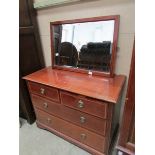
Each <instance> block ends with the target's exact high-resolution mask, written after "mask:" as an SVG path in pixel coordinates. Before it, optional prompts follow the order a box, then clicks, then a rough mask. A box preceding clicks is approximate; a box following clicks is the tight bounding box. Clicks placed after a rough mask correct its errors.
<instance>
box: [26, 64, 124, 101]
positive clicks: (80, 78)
mask: <svg viewBox="0 0 155 155" xmlns="http://www.w3.org/2000/svg"><path fill="white" fill-rule="evenodd" d="M24 79H26V80H28V81H33V82H36V83H40V84H44V85H47V86H51V87H55V88H59V89H61V90H65V91H69V92H73V93H76V94H81V95H84V96H88V97H92V98H95V99H99V100H102V101H107V102H112V103H117V101H118V99H119V97H120V94H121V90H122V88H123V85H124V82H125V76H123V75H115V76H114V78H105V77H104V78H103V77H100V76H95V75H87V74H82V73H76V72H70V71H63V70H57V69H52V68H51V67H47V68H45V69H42V70H40V71H37V72H35V73H32V74H30V75H28V76H25V77H24Z"/></svg>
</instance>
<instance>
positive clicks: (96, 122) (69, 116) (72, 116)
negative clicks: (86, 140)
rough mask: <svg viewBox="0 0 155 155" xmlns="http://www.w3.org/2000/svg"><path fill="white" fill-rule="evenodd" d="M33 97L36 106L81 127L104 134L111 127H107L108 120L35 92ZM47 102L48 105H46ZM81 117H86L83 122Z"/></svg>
mask: <svg viewBox="0 0 155 155" xmlns="http://www.w3.org/2000/svg"><path fill="white" fill-rule="evenodd" d="M31 98H32V103H33V105H34V106H35V107H37V108H39V109H41V110H43V111H45V112H48V113H49V114H52V115H54V116H57V117H60V118H61V119H64V120H66V121H69V122H71V123H73V124H76V125H78V126H80V127H83V128H86V129H88V130H91V131H93V132H95V133H98V134H100V135H103V136H105V134H106V130H109V128H108V129H106V122H107V121H106V120H103V119H101V118H97V117H94V116H92V115H88V114H86V113H83V112H80V111H77V110H74V109H71V108H68V107H66V106H63V105H61V104H58V103H55V102H52V101H50V100H47V99H44V98H42V97H39V96H37V95H34V94H32V95H31ZM45 104H46V105H47V106H45ZM81 117H83V118H84V122H81Z"/></svg>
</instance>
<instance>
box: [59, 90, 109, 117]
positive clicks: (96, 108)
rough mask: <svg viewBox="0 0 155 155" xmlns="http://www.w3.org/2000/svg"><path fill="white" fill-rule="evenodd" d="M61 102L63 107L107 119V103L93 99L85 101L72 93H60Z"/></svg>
mask: <svg viewBox="0 0 155 155" xmlns="http://www.w3.org/2000/svg"><path fill="white" fill-rule="evenodd" d="M60 97H61V101H62V103H63V104H64V105H66V106H68V107H71V108H74V109H77V110H80V111H83V112H86V113H89V114H91V115H94V116H97V117H101V118H103V119H106V118H107V103H104V102H100V101H97V100H94V99H86V98H85V97H81V96H78V95H75V94H72V93H66V92H63V91H61V92H60Z"/></svg>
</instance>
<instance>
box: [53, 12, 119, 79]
mask: <svg viewBox="0 0 155 155" xmlns="http://www.w3.org/2000/svg"><path fill="white" fill-rule="evenodd" d="M119 18H120V16H119V15H111V16H100V17H92V18H83V19H73V20H65V21H55V22H51V23H50V33H51V60H52V67H53V68H55V69H62V70H69V71H74V72H80V73H85V74H87V73H88V70H85V69H79V68H68V67H65V66H59V65H56V63H55V52H54V41H53V26H54V25H59V24H73V23H84V22H96V21H107V20H114V21H115V25H114V36H113V46H112V56H111V61H110V72H108V73H106V72H100V71H92V72H93V74H94V75H102V76H106V77H114V71H115V62H116V52H117V41H118V33H119Z"/></svg>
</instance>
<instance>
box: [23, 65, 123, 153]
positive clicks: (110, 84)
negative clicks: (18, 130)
mask: <svg viewBox="0 0 155 155" xmlns="http://www.w3.org/2000/svg"><path fill="white" fill-rule="evenodd" d="M24 79H26V80H27V84H28V88H29V92H30V95H31V99H32V103H33V106H34V109H35V113H36V117H37V125H38V127H40V128H43V129H47V130H49V131H51V132H53V133H55V134H56V135H58V136H60V137H62V138H64V139H66V140H68V141H70V142H71V143H74V144H75V145H77V146H79V147H81V148H83V149H85V150H87V151H88V152H90V153H91V154H93V155H109V154H108V151H109V145H110V141H111V137H112V125H113V120H114V119H113V113H114V106H115V104H116V103H117V101H118V99H119V96H120V93H121V89H122V87H123V84H124V81H125V77H124V76H116V77H115V78H113V79H108V78H103V77H102V78H100V77H90V76H88V75H85V74H81V73H72V72H67V71H65V72H64V71H60V70H53V69H51V68H50V67H49V68H46V69H43V70H41V71H38V72H35V73H33V74H31V75H28V76H26V77H24ZM84 84H85V85H84Z"/></svg>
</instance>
